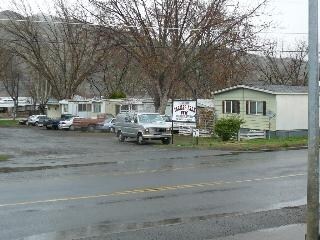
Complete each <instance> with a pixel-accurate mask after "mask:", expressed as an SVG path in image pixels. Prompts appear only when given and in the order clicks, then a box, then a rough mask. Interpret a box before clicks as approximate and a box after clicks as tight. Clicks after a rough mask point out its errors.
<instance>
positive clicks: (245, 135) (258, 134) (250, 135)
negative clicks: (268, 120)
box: [240, 130, 267, 140]
mask: <svg viewBox="0 0 320 240" xmlns="http://www.w3.org/2000/svg"><path fill="white" fill-rule="evenodd" d="M266 136H267V135H266V131H257V130H250V131H248V132H242V133H240V139H245V140H247V139H256V138H266Z"/></svg>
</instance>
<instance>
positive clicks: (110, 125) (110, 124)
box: [96, 118, 116, 132]
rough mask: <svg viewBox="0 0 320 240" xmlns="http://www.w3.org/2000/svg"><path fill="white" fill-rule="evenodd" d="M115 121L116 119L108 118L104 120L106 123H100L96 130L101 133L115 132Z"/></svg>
mask: <svg viewBox="0 0 320 240" xmlns="http://www.w3.org/2000/svg"><path fill="white" fill-rule="evenodd" d="M115 121H116V119H115V118H107V119H106V120H104V122H100V123H98V124H97V125H96V129H97V130H101V131H107V132H114V124H115Z"/></svg>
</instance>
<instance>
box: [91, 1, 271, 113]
mask: <svg viewBox="0 0 320 240" xmlns="http://www.w3.org/2000/svg"><path fill="white" fill-rule="evenodd" d="M90 2H91V3H92V4H93V5H94V6H95V7H96V9H98V10H99V13H93V14H94V15H95V17H96V18H97V21H99V22H100V23H101V24H104V25H106V26H114V27H112V30H113V31H114V33H115V34H114V40H115V41H117V42H118V43H119V44H120V46H122V47H123V48H124V49H125V50H126V51H128V52H129V53H130V54H131V55H132V56H133V57H134V58H135V59H136V61H137V62H138V64H139V66H140V67H141V69H142V70H143V71H144V72H145V73H146V74H147V76H148V79H149V80H148V81H146V82H145V83H144V86H145V89H146V90H147V91H148V93H149V94H150V95H151V96H152V97H153V99H154V102H155V107H156V110H157V111H159V112H164V110H165V107H166V104H167V101H168V99H169V98H170V97H171V96H172V95H173V93H174V92H175V91H176V90H177V89H178V88H179V87H180V86H181V82H183V81H184V79H185V76H186V74H187V73H188V72H189V70H190V68H191V67H192V66H194V65H197V64H198V63H199V62H200V58H201V57H202V56H203V55H204V54H205V55H206V56H208V57H209V54H210V53H212V52H214V51H219V50H220V49H226V48H229V47H232V48H233V49H234V50H240V49H245V48H247V47H250V46H252V45H253V39H254V31H255V30H254V27H253V26H252V22H251V18H252V17H254V16H255V15H256V14H257V13H258V12H259V10H260V9H261V8H262V6H263V5H264V3H265V1H262V2H261V3H259V4H257V5H256V6H255V7H253V8H251V9H246V10H243V11H242V10H240V8H239V6H238V5H236V6H234V7H233V9H234V10H233V11H230V10H228V4H229V1H228V0H212V1H201V0H199V1H194V0H150V1H149V0H130V1H128V0H109V1H98V0H91V1H90Z"/></svg>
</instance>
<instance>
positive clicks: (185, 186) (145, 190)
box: [0, 173, 306, 207]
mask: <svg viewBox="0 0 320 240" xmlns="http://www.w3.org/2000/svg"><path fill="white" fill-rule="evenodd" d="M300 176H306V174H305V173H297V174H290V175H283V176H276V177H264V178H254V179H244V180H234V181H213V182H204V183H194V184H183V185H173V186H158V187H148V188H141V189H129V190H125V191H119V192H113V193H106V194H99V195H89V196H78V197H77V196H71V197H65V198H55V199H47V200H37V201H26V202H16V203H4V204H0V207H10V206H22V205H34V204H40V203H55V202H64V201H74V200H86V199H97V198H106V197H114V196H123V195H131V194H141V193H150V192H163V191H174V190H180V189H190V188H203V187H208V186H219V185H220V186H221V185H228V184H237V183H246V182H261V181H271V180H277V179H285V178H293V177H300Z"/></svg>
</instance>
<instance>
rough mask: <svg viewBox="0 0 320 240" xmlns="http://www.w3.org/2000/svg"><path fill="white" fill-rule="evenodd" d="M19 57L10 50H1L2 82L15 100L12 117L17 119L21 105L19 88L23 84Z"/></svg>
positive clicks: (0, 75)
mask: <svg viewBox="0 0 320 240" xmlns="http://www.w3.org/2000/svg"><path fill="white" fill-rule="evenodd" d="M21 75H22V74H21V71H20V62H19V59H18V58H17V57H16V56H15V55H14V54H12V53H11V52H10V51H9V50H7V49H4V48H2V49H1V50H0V82H2V84H3V86H4V88H5V90H6V92H7V93H8V94H9V96H10V97H11V99H12V101H13V112H12V117H13V119H14V120H15V119H16V116H17V111H18V107H19V90H20V85H21V77H22V76H21Z"/></svg>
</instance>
